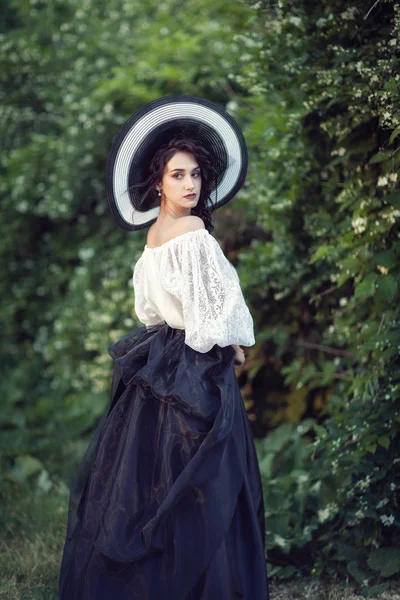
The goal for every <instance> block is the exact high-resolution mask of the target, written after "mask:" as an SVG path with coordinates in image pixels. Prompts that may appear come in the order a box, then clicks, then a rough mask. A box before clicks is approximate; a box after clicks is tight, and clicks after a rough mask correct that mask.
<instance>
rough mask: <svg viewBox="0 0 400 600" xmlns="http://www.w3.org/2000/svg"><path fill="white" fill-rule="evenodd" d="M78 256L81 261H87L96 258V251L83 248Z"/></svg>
mask: <svg viewBox="0 0 400 600" xmlns="http://www.w3.org/2000/svg"><path fill="white" fill-rule="evenodd" d="M78 255H79V258H80V259H81V260H87V259H89V258H92V256H94V249H93V248H81V249H80V250H79V252H78Z"/></svg>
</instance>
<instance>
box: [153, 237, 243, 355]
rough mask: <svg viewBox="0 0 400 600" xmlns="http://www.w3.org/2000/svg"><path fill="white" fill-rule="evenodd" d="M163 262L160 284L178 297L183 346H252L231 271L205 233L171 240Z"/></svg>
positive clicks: (235, 276) (237, 283)
mask: <svg viewBox="0 0 400 600" xmlns="http://www.w3.org/2000/svg"><path fill="white" fill-rule="evenodd" d="M174 241H176V242H177V243H174V244H169V245H168V246H167V249H166V251H165V252H164V253H163V255H162V257H161V261H162V264H161V265H160V266H161V268H160V283H161V285H162V287H163V288H164V289H165V290H166V291H167V292H169V293H170V294H172V295H173V296H175V297H176V298H178V300H179V301H180V302H181V305H182V312H183V320H184V324H185V343H186V344H187V345H188V346H190V347H191V348H193V349H194V350H197V351H199V352H202V353H204V352H208V351H209V350H210V349H211V348H212V347H213V346H214V344H218V345H219V346H221V347H224V346H229V345H230V344H237V345H243V346H252V345H253V344H255V339H254V325H253V318H252V316H251V314H250V311H249V309H248V307H247V305H246V302H245V299H244V297H243V293H242V290H241V287H240V281H239V276H238V274H237V272H236V269H235V267H234V266H233V265H232V263H231V262H230V261H229V260H228V259H227V258H226V256H225V255H224V253H223V251H222V249H221V247H220V245H219V244H218V242H217V240H216V239H215V238H214V237H213V236H212V235H211V234H210V233H209V232H208V230H206V229H196V230H194V231H190V232H187V233H186V234H182V235H181V236H178V237H177V238H175V240H174Z"/></svg>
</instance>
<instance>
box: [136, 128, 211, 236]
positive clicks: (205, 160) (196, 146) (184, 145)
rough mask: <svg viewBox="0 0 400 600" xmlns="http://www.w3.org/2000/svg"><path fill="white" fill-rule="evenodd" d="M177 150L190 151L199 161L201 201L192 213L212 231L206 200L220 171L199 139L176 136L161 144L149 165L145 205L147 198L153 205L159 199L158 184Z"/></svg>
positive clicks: (144, 204) (144, 197)
mask: <svg viewBox="0 0 400 600" xmlns="http://www.w3.org/2000/svg"><path fill="white" fill-rule="evenodd" d="M177 152H188V153H190V154H192V155H193V156H194V157H195V159H196V160H197V162H198V165H199V167H200V172H201V190H200V197H199V201H198V203H197V205H196V206H195V207H193V208H192V209H191V214H192V215H196V216H198V217H200V218H201V219H202V220H203V222H204V225H205V228H206V229H207V230H208V231H209V233H211V232H212V231H213V229H214V225H213V223H212V216H211V213H212V209H210V208H208V207H207V205H206V202H207V200H208V199H209V197H210V191H211V189H212V186H213V185H214V186H215V185H216V182H217V176H218V173H217V171H216V169H215V168H214V166H213V163H212V160H211V157H210V154H209V153H208V151H207V150H206V148H205V147H204V146H203V145H202V144H201V142H199V141H197V140H196V141H194V140H192V139H189V138H182V137H174V138H172V139H171V140H170V141H169V143H168V144H166V145H164V146H161V147H160V148H159V149H158V150H157V152H156V153H155V154H154V156H153V158H152V160H151V162H150V165H149V172H150V175H149V177H148V178H147V180H146V182H145V185H146V186H147V190H146V192H145V193H144V195H143V207H145V206H146V203H145V201H146V199H147V198H149V201H150V202H151V204H152V205H153V204H155V203H156V202H157V200H159V196H158V193H157V190H156V185H157V184H158V183H160V181H161V179H162V177H163V174H164V170H165V167H166V165H167V163H168V162H169V161H170V160H171V158H172V157H173V156H174V155H175V154H176V153H177Z"/></svg>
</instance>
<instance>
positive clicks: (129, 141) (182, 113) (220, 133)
mask: <svg viewBox="0 0 400 600" xmlns="http://www.w3.org/2000/svg"><path fill="white" fill-rule="evenodd" d="M176 134H181V135H184V136H188V137H190V138H191V139H195V140H196V139H199V140H200V141H201V143H202V144H203V145H204V146H205V147H206V149H207V150H208V152H209V153H210V155H211V157H212V161H213V166H214V167H215V168H216V171H217V173H218V176H217V179H216V182H215V184H214V186H213V187H212V188H211V193H210V197H209V199H208V205H209V207H210V208H211V209H214V210H215V209H216V208H219V207H220V206H222V205H223V204H226V203H227V202H229V200H231V199H232V198H233V196H234V195H235V194H237V192H238V191H239V190H240V188H241V187H242V185H243V183H244V181H245V178H246V174H247V148H246V142H245V140H244V137H243V134H242V131H241V129H240V127H239V125H238V124H237V123H236V121H235V119H234V118H233V117H232V116H231V115H229V114H228V113H227V112H226V111H225V110H223V109H222V108H220V107H219V106H218V105H217V104H215V103H214V102H210V101H209V100H205V99H203V98H198V97H196V96H165V97H163V98H158V99H157V100H153V101H152V102H149V103H148V104H145V105H144V106H142V108H140V109H139V110H138V111H137V112H135V113H134V114H133V115H132V116H131V117H130V118H129V119H128V120H127V121H126V122H125V124H124V125H123V126H122V127H121V129H120V131H119V132H118V134H117V135H116V137H115V138H114V141H113V143H112V146H111V150H110V153H109V155H108V159H107V165H106V194H107V200H108V203H109V206H110V209H111V212H112V215H113V217H114V218H115V220H116V221H117V223H118V225H119V226H120V227H121V228H122V229H128V230H130V231H133V230H137V229H142V228H144V227H147V226H149V225H150V224H151V223H152V222H153V221H155V220H156V218H157V217H158V215H159V212H160V200H159V197H158V196H156V195H155V197H154V202H153V203H152V205H151V206H150V207H149V205H148V204H146V208H147V209H146V210H143V208H142V210H140V209H141V207H142V198H143V195H144V192H145V191H146V190H145V188H143V187H135V186H136V185H137V184H138V183H141V182H143V181H145V180H146V178H147V176H148V167H149V164H150V161H151V159H152V157H153V156H154V154H155V152H156V151H157V150H158V148H159V147H160V146H161V145H164V144H165V143H168V141H169V140H170V139H171V138H172V137H173V136H175V135H176ZM132 186H133V187H132Z"/></svg>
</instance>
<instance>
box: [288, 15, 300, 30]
mask: <svg viewBox="0 0 400 600" xmlns="http://www.w3.org/2000/svg"><path fill="white" fill-rule="evenodd" d="M288 21H289V23H292V25H294V26H295V27H300V28H301V25H302V21H301V19H300V17H295V16H292V17H289V19H288Z"/></svg>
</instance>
